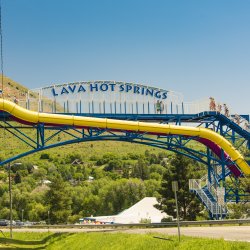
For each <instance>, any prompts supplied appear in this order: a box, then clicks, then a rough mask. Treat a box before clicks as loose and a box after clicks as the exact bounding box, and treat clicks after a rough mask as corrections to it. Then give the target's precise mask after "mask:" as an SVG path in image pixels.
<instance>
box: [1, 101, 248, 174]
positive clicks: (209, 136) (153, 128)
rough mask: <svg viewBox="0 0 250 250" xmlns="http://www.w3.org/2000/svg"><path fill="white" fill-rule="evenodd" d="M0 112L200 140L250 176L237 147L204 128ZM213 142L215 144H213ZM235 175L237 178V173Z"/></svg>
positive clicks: (14, 109) (6, 105) (5, 107)
mask: <svg viewBox="0 0 250 250" xmlns="http://www.w3.org/2000/svg"><path fill="white" fill-rule="evenodd" d="M0 110H2V111H5V112H7V113H9V114H10V115H11V116H13V117H14V118H15V119H17V120H18V121H19V122H21V123H24V124H39V123H43V124H45V125H47V126H50V125H53V126H54V125H56V126H74V127H78V128H101V129H109V130H115V131H130V132H134V133H148V134H157V135H183V136H187V137H190V136H192V137H197V138H199V139H197V141H200V142H201V143H203V144H204V145H206V146H208V147H209V146H210V148H211V149H212V150H216V152H217V151H218V149H220V148H221V149H223V150H224V151H225V153H226V154H225V156H226V157H227V158H228V159H229V158H230V161H233V162H234V163H235V164H236V165H237V167H238V168H239V169H240V170H241V171H242V173H243V174H245V175H250V166H249V165H248V164H247V162H246V161H245V159H244V157H243V156H242V155H241V153H240V152H239V151H238V150H236V149H235V148H234V147H233V145H232V144H231V143H230V142H229V141H227V140H226V139H225V138H224V137H223V136H221V135H219V134H218V133H216V132H214V131H212V130H210V129H206V128H201V127H188V126H177V125H169V124H157V123H150V122H137V121H123V120H115V119H107V118H92V117H82V116H74V115H61V114H51V113H41V112H35V111H30V110H27V109H25V108H22V107H20V106H18V105H17V104H15V103H13V102H11V101H8V100H4V99H0ZM210 142H211V143H210ZM232 172H233V173H234V172H235V173H234V174H235V175H237V174H236V172H237V171H236V169H235V170H234V171H233V170H232Z"/></svg>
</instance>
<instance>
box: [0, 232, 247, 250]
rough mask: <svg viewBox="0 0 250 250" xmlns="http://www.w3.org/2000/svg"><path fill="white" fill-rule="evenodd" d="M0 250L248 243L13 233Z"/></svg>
mask: <svg viewBox="0 0 250 250" xmlns="http://www.w3.org/2000/svg"><path fill="white" fill-rule="evenodd" d="M0 249H53V250H59V249H60V250H61V249H72V250H74V249H77V250H78V249H79V250H80V249H84V250H92V249H93V250H96V249H99V250H122V249H129V250H137V249H140V250H144V249H145V250H146V249H159V250H160V249H176V250H202V249H204V250H205V249H206V250H214V249H223V250H237V249H241V250H244V249H250V243H246V242H228V241H224V240H223V239H219V240H218V239H206V238H197V237H185V236H182V238H181V242H180V243H179V242H178V238H177V237H176V236H168V235H162V234H126V233H104V232H100V233H74V234H70V233H61V234H59V233H56V234H49V233H15V239H13V240H10V239H5V238H0Z"/></svg>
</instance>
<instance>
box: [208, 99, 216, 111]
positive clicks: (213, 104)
mask: <svg viewBox="0 0 250 250" xmlns="http://www.w3.org/2000/svg"><path fill="white" fill-rule="evenodd" d="M209 99H210V103H209V109H210V111H216V104H215V100H214V98H213V97H209Z"/></svg>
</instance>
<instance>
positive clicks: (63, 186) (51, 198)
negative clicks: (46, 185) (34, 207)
mask: <svg viewBox="0 0 250 250" xmlns="http://www.w3.org/2000/svg"><path fill="white" fill-rule="evenodd" d="M46 200H47V203H48V205H49V209H50V221H51V223H53V224H54V223H65V222H67V221H68V217H69V216H70V215H71V204H72V199H71V196H70V192H69V187H68V184H67V183H66V182H64V181H63V179H62V177H61V175H56V176H55V177H54V178H52V179H51V184H50V189H49V190H48V191H47V194H46Z"/></svg>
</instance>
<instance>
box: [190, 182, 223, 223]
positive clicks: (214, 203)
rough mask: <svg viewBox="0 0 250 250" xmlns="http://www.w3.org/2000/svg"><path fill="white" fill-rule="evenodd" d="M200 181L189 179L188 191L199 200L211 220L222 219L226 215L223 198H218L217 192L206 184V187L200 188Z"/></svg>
mask: <svg viewBox="0 0 250 250" xmlns="http://www.w3.org/2000/svg"><path fill="white" fill-rule="evenodd" d="M203 180H204V178H202V179H191V180H189V190H190V191H191V192H194V193H195V194H196V195H197V197H198V198H199V199H200V200H201V202H202V203H203V205H204V206H205V207H206V208H207V210H208V211H209V214H210V217H211V218H212V219H219V218H221V219H222V218H224V217H225V216H226V215H227V208H226V206H225V204H224V195H223V197H221V196H220V197H218V191H219V189H218V190H216V189H215V188H214V187H213V186H211V185H210V183H209V182H207V184H206V185H204V186H203V187H202V185H201V184H202V182H203Z"/></svg>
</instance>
